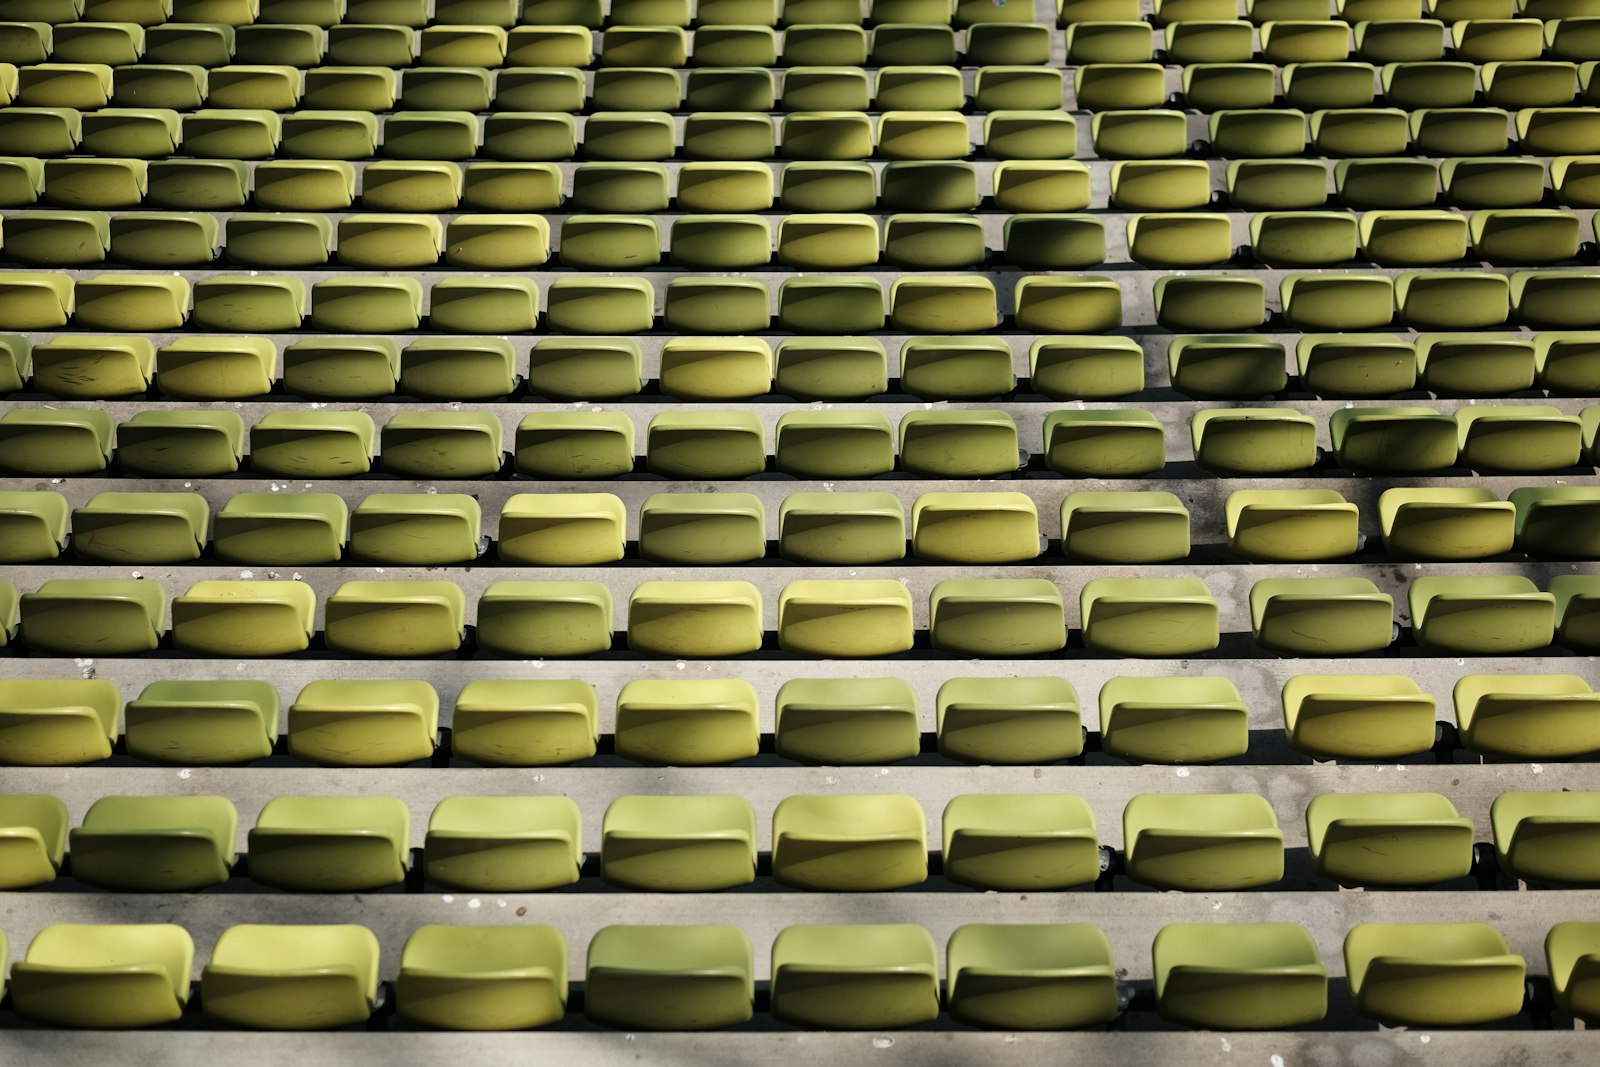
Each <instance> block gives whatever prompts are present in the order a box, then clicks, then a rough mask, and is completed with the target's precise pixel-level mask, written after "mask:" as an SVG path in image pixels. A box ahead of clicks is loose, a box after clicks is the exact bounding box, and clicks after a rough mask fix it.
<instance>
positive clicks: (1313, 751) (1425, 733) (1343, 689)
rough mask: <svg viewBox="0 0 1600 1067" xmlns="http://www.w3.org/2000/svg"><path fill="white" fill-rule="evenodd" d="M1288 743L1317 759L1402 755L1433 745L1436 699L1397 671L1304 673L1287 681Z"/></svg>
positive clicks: (1285, 722) (1285, 697)
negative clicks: (1382, 672)
mask: <svg viewBox="0 0 1600 1067" xmlns="http://www.w3.org/2000/svg"><path fill="white" fill-rule="evenodd" d="M1283 718H1284V726H1285V728H1286V730H1287V731H1288V735H1289V747H1290V748H1293V749H1294V750H1295V751H1297V752H1304V753H1306V754H1307V755H1309V756H1312V757H1314V758H1316V759H1400V758H1403V757H1405V756H1413V755H1416V754H1417V753H1419V752H1426V751H1427V750H1428V749H1430V748H1432V747H1433V742H1434V732H1435V728H1434V720H1435V704H1434V698H1433V696H1432V695H1431V694H1428V693H1424V692H1423V691H1422V689H1421V688H1420V687H1418V685H1417V683H1416V682H1415V681H1414V680H1412V679H1411V678H1409V677H1406V676H1404V675H1398V674H1393V675H1391V674H1327V675H1322V674H1300V675H1295V676H1294V677H1292V678H1290V679H1289V680H1288V681H1287V682H1285V683H1284V686H1283Z"/></svg>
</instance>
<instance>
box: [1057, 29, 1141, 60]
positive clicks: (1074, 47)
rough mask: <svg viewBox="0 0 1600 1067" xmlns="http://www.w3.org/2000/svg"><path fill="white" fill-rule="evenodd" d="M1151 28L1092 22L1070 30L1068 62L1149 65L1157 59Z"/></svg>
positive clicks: (1067, 40)
mask: <svg viewBox="0 0 1600 1067" xmlns="http://www.w3.org/2000/svg"><path fill="white" fill-rule="evenodd" d="M1154 47H1155V46H1154V41H1153V30H1152V24H1151V23H1148V22H1131V21H1111V20H1099V19H1093V20H1090V21H1086V22H1074V23H1072V24H1069V25H1068V26H1067V32H1066V54H1067V62H1069V63H1072V64H1074V65H1083V64H1087V63H1148V62H1150V61H1151V59H1152V58H1153V57H1154V54H1153V49H1154Z"/></svg>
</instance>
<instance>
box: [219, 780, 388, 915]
mask: <svg viewBox="0 0 1600 1067" xmlns="http://www.w3.org/2000/svg"><path fill="white" fill-rule="evenodd" d="M410 844H411V812H410V811H409V810H408V809H407V808H406V805H405V802H404V801H402V800H399V799H397V798H395V797H384V796H377V797H374V796H315V797H307V796H300V797H274V798H273V799H272V800H269V801H267V803H266V804H265V806H263V807H262V809H261V814H260V815H258V816H257V817H256V824H255V826H254V827H252V828H251V830H250V837H249V858H250V880H251V881H254V882H260V883H261V884H262V885H267V886H272V887H273V888H276V889H287V890H290V891H292V892H301V893H307V892H309V893H355V892H363V891H366V890H372V889H378V888H380V887H382V886H386V885H393V884H394V883H395V882H400V881H403V880H404V879H405V876H406V869H407V868H408V867H409V866H410V858H411V853H410Z"/></svg>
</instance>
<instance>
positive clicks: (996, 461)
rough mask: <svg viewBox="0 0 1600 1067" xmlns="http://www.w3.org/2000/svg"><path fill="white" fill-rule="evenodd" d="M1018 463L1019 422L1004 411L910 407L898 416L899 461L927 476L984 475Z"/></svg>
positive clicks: (915, 471) (1012, 469)
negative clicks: (909, 410)
mask: <svg viewBox="0 0 1600 1067" xmlns="http://www.w3.org/2000/svg"><path fill="white" fill-rule="evenodd" d="M1020 464H1021V456H1020V454H1019V452H1018V449H1017V426H1016V423H1015V422H1013V421H1012V419H1011V416H1010V415H1008V414H1006V413H1005V412H1003V411H981V410H954V409H951V410H928V411H911V412H908V413H907V414H906V415H905V416H904V417H902V418H901V420H900V465H901V467H902V468H903V469H904V470H906V471H907V472H909V473H911V474H916V475H920V476H922V477H925V478H928V477H931V478H988V477H995V476H997V475H1001V474H1009V473H1010V472H1012V471H1014V470H1016V469H1017V468H1018V466H1020Z"/></svg>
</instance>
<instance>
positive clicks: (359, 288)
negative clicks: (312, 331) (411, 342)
mask: <svg viewBox="0 0 1600 1067" xmlns="http://www.w3.org/2000/svg"><path fill="white" fill-rule="evenodd" d="M311 325H312V326H313V327H315V328H316V329H319V330H330V331H332V332H334V333H407V332H410V331H412V330H415V329H417V328H418V327H419V326H421V325H422V283H421V282H419V281H418V280H417V279H416V278H413V277H410V276H409V275H368V276H365V277H334V278H327V279H324V280H323V281H319V282H317V283H316V284H315V285H313V286H312V287H311Z"/></svg>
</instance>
